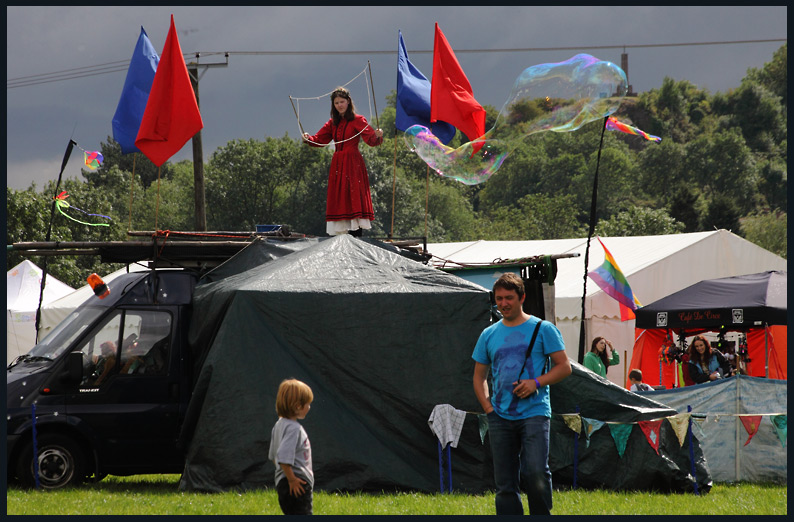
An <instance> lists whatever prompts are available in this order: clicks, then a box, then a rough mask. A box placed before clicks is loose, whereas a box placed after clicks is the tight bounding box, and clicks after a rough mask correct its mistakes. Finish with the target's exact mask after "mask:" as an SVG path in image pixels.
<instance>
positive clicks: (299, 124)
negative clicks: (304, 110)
mask: <svg viewBox="0 0 794 522" xmlns="http://www.w3.org/2000/svg"><path fill="white" fill-rule="evenodd" d="M289 102H290V103H291V104H292V112H294V113H295V119H296V120H298V128H299V129H300V130H301V139H302V138H303V135H304V134H306V133H305V132H303V125H301V119H300V118H299V117H298V111H297V109H295V103H294V102H293V101H292V96H290V97H289Z"/></svg>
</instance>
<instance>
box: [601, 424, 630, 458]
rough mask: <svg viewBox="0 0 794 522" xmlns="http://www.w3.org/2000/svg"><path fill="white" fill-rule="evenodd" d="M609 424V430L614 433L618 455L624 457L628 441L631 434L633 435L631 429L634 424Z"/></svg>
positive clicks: (613, 437)
mask: <svg viewBox="0 0 794 522" xmlns="http://www.w3.org/2000/svg"><path fill="white" fill-rule="evenodd" d="M607 426H609V432H610V433H611V434H612V439H613V440H614V441H615V446H616V447H617V449H618V455H620V456H621V458H622V457H623V453H625V451H626V443H627V442H628V441H629V435H631V429H632V428H633V427H634V424H607Z"/></svg>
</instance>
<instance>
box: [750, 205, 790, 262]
mask: <svg viewBox="0 0 794 522" xmlns="http://www.w3.org/2000/svg"><path fill="white" fill-rule="evenodd" d="M742 231H743V232H744V237H745V239H747V240H748V241H751V242H753V243H755V244H756V245H758V246H760V247H762V248H765V249H767V250H769V251H770V252H772V253H774V254H777V255H779V256H781V257H783V258H787V257H788V217H787V216H786V213H785V212H779V211H778V212H754V213H753V214H750V215H749V216H747V217H745V218H744V219H742Z"/></svg>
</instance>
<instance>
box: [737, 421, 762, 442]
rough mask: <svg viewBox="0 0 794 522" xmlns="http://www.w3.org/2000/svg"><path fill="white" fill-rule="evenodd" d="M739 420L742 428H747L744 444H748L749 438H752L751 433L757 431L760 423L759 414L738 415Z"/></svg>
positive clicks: (753, 433)
mask: <svg viewBox="0 0 794 522" xmlns="http://www.w3.org/2000/svg"><path fill="white" fill-rule="evenodd" d="M739 420H740V421H742V424H743V425H744V429H745V430H747V434H748V435H750V436H749V437H747V442H745V443H744V445H745V446H747V445H748V444H750V439H752V438H753V435H755V434H756V433H758V426H759V425H760V424H761V416H760V415H742V416H740V417H739Z"/></svg>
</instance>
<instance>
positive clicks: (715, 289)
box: [636, 270, 788, 329]
mask: <svg viewBox="0 0 794 522" xmlns="http://www.w3.org/2000/svg"><path fill="white" fill-rule="evenodd" d="M787 274H788V272H783V271H777V270H770V271H767V272H760V273H757V274H748V275H740V276H734V277H722V278H719V279H708V280H705V281H700V282H699V283H695V284H694V285H691V286H688V287H687V288H684V289H683V290H679V291H678V292H675V293H673V294H670V295H668V296H667V297H664V298H662V299H659V300H658V301H655V302H653V303H651V304H648V305H646V306H643V307H641V308H639V309H637V311H636V316H637V321H636V326H637V328H714V327H719V326H725V327H728V328H735V329H741V328H750V327H754V326H761V325H763V324H770V325H771V324H786V323H787V318H786V312H787V289H788V276H787Z"/></svg>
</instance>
